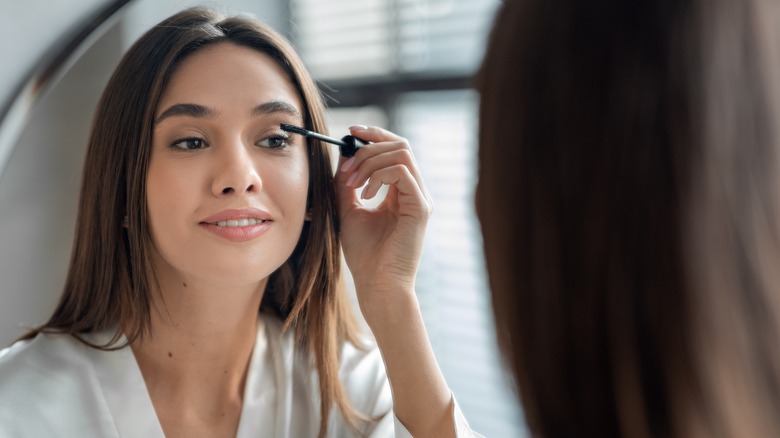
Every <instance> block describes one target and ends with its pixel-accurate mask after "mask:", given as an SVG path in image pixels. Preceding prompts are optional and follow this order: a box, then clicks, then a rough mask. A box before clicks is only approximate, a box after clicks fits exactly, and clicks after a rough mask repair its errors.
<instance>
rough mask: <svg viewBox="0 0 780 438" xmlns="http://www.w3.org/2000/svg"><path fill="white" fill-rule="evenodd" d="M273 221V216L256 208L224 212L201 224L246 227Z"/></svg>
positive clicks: (208, 218) (205, 219)
mask: <svg viewBox="0 0 780 438" xmlns="http://www.w3.org/2000/svg"><path fill="white" fill-rule="evenodd" d="M267 221H271V215H270V214H269V213H267V212H265V211H263V210H259V209H256V208H243V209H237V210H222V211H220V212H219V213H216V214H213V215H211V216H209V217H207V218H204V219H203V220H202V221H201V222H200V223H202V224H210V225H217V226H220V227H245V226H248V225H257V224H258V223H261V222H267Z"/></svg>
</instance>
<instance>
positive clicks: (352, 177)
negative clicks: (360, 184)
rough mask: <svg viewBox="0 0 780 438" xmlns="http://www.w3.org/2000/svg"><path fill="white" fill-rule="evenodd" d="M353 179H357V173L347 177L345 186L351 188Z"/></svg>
mask: <svg viewBox="0 0 780 438" xmlns="http://www.w3.org/2000/svg"><path fill="white" fill-rule="evenodd" d="M355 178H357V172H355V173H353V174H352V176H350V177H349V179H348V180H347V186H350V187H351V186H352V183H353V182H355Z"/></svg>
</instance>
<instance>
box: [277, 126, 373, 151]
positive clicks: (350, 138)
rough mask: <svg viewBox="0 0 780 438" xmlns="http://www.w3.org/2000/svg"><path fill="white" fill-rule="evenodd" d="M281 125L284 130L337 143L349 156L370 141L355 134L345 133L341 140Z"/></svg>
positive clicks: (296, 127)
mask: <svg viewBox="0 0 780 438" xmlns="http://www.w3.org/2000/svg"><path fill="white" fill-rule="evenodd" d="M280 126H281V128H282V131H287V132H294V133H296V134H300V135H302V136H304V137H311V138H316V139H318V140H322V141H324V142H327V143H331V144H335V145H337V146H338V147H339V152H341V155H343V156H345V157H347V158H349V157H352V156H354V155H355V152H357V151H358V149H360V148H362V147H363V146H365V145H367V144H368V142H366V141H363V140H361V139H359V138H357V137H355V136H354V135H345V136H344V137H341V140H339V139H337V138H333V137H328V136H327V135H322V134H320V133H318V132H314V131H309V130H308V129H304V128H301V127H298V126H294V125H287V124H285V123H282V124H281V125H280Z"/></svg>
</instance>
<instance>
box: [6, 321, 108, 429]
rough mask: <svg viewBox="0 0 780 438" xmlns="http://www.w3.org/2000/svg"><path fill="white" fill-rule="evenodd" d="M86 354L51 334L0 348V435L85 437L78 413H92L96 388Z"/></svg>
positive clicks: (67, 338)
mask: <svg viewBox="0 0 780 438" xmlns="http://www.w3.org/2000/svg"><path fill="white" fill-rule="evenodd" d="M91 350H93V349H92V348H90V347H88V346H86V345H85V344H83V343H81V342H79V341H78V340H77V339H75V338H73V337H71V336H68V335H57V334H39V335H37V336H36V337H35V338H33V339H30V340H25V341H19V342H16V343H14V344H13V345H11V346H10V347H8V348H6V349H4V350H0V436H21V437H27V436H31V437H32V436H55V435H57V434H59V435H60V436H67V433H65V431H69V430H73V431H76V430H82V431H84V435H83V436H90V434H89V431H90V430H91V429H90V428H89V427H84V426H85V423H87V422H90V420H89V419H88V418H87V417H86V415H84V414H87V413H88V412H90V411H94V410H95V409H94V399H95V392H96V388H97V387H98V385H97V383H96V377H95V373H94V371H93V369H92V366H91V361H90V355H91ZM90 406H92V407H90ZM62 433H65V434H64V435H62ZM46 434H53V435H46Z"/></svg>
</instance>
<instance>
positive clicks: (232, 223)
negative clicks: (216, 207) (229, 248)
mask: <svg viewBox="0 0 780 438" xmlns="http://www.w3.org/2000/svg"><path fill="white" fill-rule="evenodd" d="M266 222H271V221H270V220H269V219H254V218H244V219H231V220H227V221H219V222H203V223H204V224H208V225H216V226H218V227H228V228H232V227H249V226H252V225H260V224H264V223H266Z"/></svg>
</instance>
